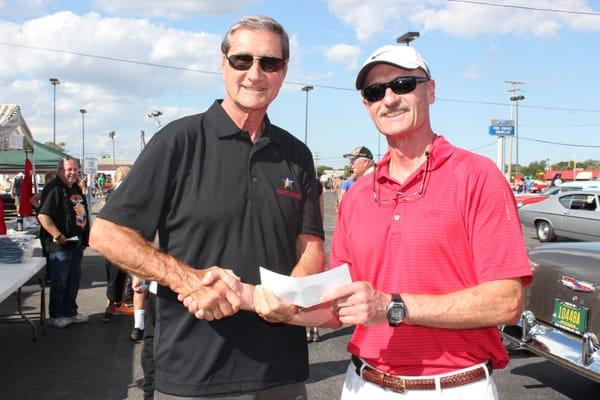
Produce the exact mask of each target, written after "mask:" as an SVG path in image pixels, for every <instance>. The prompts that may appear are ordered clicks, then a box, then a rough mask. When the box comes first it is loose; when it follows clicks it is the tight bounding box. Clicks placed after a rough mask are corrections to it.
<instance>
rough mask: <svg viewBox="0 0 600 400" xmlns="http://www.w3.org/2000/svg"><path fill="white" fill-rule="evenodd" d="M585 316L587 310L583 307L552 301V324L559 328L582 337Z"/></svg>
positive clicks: (557, 300) (585, 321)
mask: <svg viewBox="0 0 600 400" xmlns="http://www.w3.org/2000/svg"><path fill="white" fill-rule="evenodd" d="M587 315H588V309H587V308H585V307H580V306H576V305H575V304H571V303H567V302H566V301H562V300H560V299H554V312H553V313H552V323H553V324H554V325H555V326H557V327H559V328H563V329H566V330H568V331H571V332H574V333H577V334H578V335H582V334H584V333H585V329H586V327H587Z"/></svg>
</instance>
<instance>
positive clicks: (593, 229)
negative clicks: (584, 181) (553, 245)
mask: <svg viewBox="0 0 600 400" xmlns="http://www.w3.org/2000/svg"><path fill="white" fill-rule="evenodd" d="M599 196H600V190H598V189H594V190H582V191H577V192H566V193H562V194H560V195H558V196H550V197H549V198H547V199H546V200H544V201H541V202H539V203H535V204H529V205H525V206H523V207H521V208H519V216H520V217H521V223H522V224H523V225H526V226H531V227H534V228H535V231H536V234H537V238H538V239H539V241H540V242H550V241H553V240H554V239H555V238H556V236H561V237H565V238H568V239H575V240H583V241H600V208H599V204H600V202H599Z"/></svg>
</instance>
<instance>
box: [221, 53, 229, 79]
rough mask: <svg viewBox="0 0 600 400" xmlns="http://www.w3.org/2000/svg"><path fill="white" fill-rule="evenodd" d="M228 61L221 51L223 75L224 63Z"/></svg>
mask: <svg viewBox="0 0 600 400" xmlns="http://www.w3.org/2000/svg"><path fill="white" fill-rule="evenodd" d="M226 62H229V61H228V60H227V58H226V57H225V54H223V53H221V75H223V69H224V68H225V63H226Z"/></svg>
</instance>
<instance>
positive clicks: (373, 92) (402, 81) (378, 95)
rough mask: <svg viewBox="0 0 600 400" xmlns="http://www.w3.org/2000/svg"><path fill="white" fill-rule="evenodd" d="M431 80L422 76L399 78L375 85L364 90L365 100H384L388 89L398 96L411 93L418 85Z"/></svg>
mask: <svg viewBox="0 0 600 400" xmlns="http://www.w3.org/2000/svg"><path fill="white" fill-rule="evenodd" d="M428 80H429V78H424V77H422V76H399V77H397V78H396V79H394V80H391V81H389V82H387V83H375V84H373V85H370V86H367V87H366V88H364V89H363V90H362V95H363V97H364V98H365V100H367V101H370V102H374V101H379V100H381V99H383V98H384V96H385V91H386V90H387V88H390V89H392V92H394V93H396V94H406V93H410V92H412V91H413V90H415V88H416V87H417V84H418V83H421V82H427V81H428Z"/></svg>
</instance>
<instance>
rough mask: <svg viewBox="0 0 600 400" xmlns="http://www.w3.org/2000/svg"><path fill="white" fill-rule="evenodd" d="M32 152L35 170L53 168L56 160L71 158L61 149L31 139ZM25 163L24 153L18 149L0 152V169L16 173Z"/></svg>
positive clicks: (40, 170)
mask: <svg viewBox="0 0 600 400" xmlns="http://www.w3.org/2000/svg"><path fill="white" fill-rule="evenodd" d="M33 153H34V154H35V169H36V171H37V172H43V171H48V170H55V169H56V166H57V165H58V162H59V161H60V160H61V159H63V158H72V157H71V156H69V155H68V154H66V153H63V152H62V151H59V150H56V149H54V148H52V147H50V146H46V145H45V144H42V143H40V142H37V141H35V140H34V141H33ZM23 165H25V153H24V152H23V151H20V150H7V151H3V152H0V171H1V172H6V173H16V172H19V171H23Z"/></svg>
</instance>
